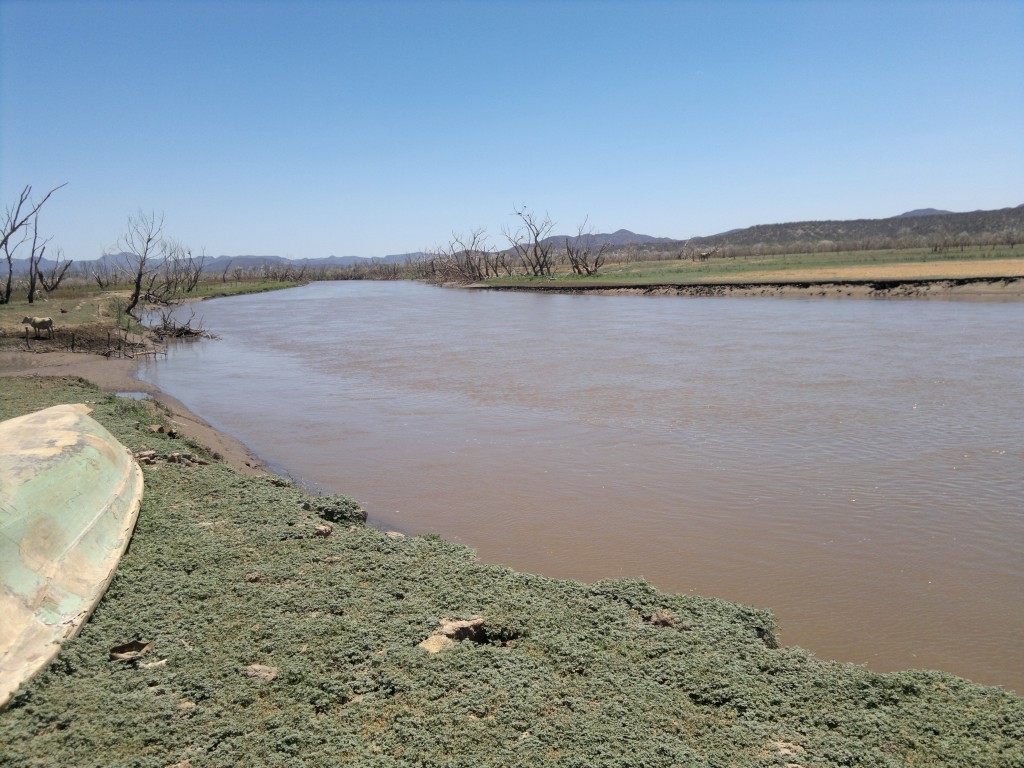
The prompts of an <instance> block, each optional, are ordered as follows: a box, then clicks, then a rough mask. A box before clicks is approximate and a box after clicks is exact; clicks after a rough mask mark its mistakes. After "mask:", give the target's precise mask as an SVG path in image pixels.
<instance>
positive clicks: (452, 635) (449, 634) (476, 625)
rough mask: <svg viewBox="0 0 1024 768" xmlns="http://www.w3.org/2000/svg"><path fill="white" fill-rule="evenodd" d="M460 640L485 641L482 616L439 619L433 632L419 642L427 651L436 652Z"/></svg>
mask: <svg viewBox="0 0 1024 768" xmlns="http://www.w3.org/2000/svg"><path fill="white" fill-rule="evenodd" d="M460 640H472V641H473V642H474V643H486V642H487V632H486V630H485V629H484V620H483V619H482V618H479V617H477V618H474V619H441V621H440V622H439V623H438V625H437V629H436V630H434V633H433V634H432V635H430V636H429V637H427V638H426V639H425V640H424V641H423V642H421V643H420V644H419V647H420V648H422V649H423V650H425V651H427V652H428V653H437V652H438V651H441V650H444V649H445V648H447V647H449V646H451V645H454V644H455V643H457V642H459V641H460Z"/></svg>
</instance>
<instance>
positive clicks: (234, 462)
mask: <svg viewBox="0 0 1024 768" xmlns="http://www.w3.org/2000/svg"><path fill="white" fill-rule="evenodd" d="M37 347H38V345H37ZM137 370H138V361H136V360H132V359H127V358H107V357H103V356H101V355H92V354H80V353H73V352H25V351H22V350H12V349H2V350H0V391H3V382H2V379H3V378H4V377H9V376H17V377H27V376H77V377H80V378H83V379H85V380H86V381H90V382H92V383H93V384H95V385H96V386H97V387H99V388H100V389H101V390H103V391H104V392H113V393H117V392H144V393H145V394H147V395H149V396H150V397H151V398H153V400H155V401H157V402H158V403H160V404H161V405H163V406H164V407H165V408H166V409H167V410H168V411H169V412H170V420H171V423H172V424H173V426H174V428H175V429H176V430H177V431H178V433H179V434H181V435H182V436H183V437H187V438H189V439H192V440H194V441H196V442H197V443H201V444H202V445H205V446H207V447H208V448H210V450H212V451H214V452H216V453H218V454H220V456H221V457H222V458H223V460H224V462H225V463H226V464H228V465H229V466H231V467H232V468H234V469H236V470H238V471H239V472H241V473H243V474H246V475H263V474H266V473H268V472H270V470H269V469H268V468H267V466H266V465H265V464H263V462H262V461H260V459H259V458H258V457H257V456H256V455H255V454H254V453H252V452H251V451H250V450H249V449H248V448H246V447H245V445H244V444H242V443H241V442H239V441H238V440H235V439H234V438H232V437H230V436H229V435H225V434H224V433H222V432H219V431H217V430H216V429H214V428H213V427H211V426H210V425H209V424H207V423H206V422H205V421H204V420H203V419H201V418H200V417H199V416H197V415H196V414H194V413H192V411H190V410H189V409H188V408H186V407H185V406H184V405H183V404H182V403H181V402H180V401H179V400H176V399H175V398H173V397H171V396H170V395H168V394H167V393H165V392H163V391H161V390H160V389H158V388H157V387H155V386H153V385H152V384H149V383H148V382H145V381H140V380H139V379H137V378H135V372H136V371H137Z"/></svg>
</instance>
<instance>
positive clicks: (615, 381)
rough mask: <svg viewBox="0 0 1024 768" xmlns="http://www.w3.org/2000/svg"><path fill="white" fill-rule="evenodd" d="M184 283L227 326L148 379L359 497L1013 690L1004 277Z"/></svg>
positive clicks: (376, 517) (496, 548)
mask: <svg viewBox="0 0 1024 768" xmlns="http://www.w3.org/2000/svg"><path fill="white" fill-rule="evenodd" d="M192 310H195V311H196V317H197V318H201V319H202V322H203V324H204V326H205V327H207V328H208V329H210V330H213V331H215V332H216V333H217V334H218V335H219V337H220V338H219V339H217V340H215V341H202V342H198V343H188V344H181V345H177V346H175V347H173V348H172V350H171V352H170V354H169V355H168V357H167V359H161V360H157V361H153V362H151V363H148V364H147V365H146V366H145V367H144V368H143V369H142V371H141V373H140V376H141V378H144V379H145V380H147V381H150V382H153V383H154V384H156V385H158V386H159V387H161V388H162V389H164V390H165V391H167V392H168V393H170V394H172V395H173V396H175V397H177V398H178V399H180V400H181V401H182V402H184V403H185V404H186V405H187V406H188V407H189V408H191V409H192V410H194V411H195V412H196V413H198V414H200V415H201V416H203V417H204V418H206V419H207V420H208V421H209V422H211V423H212V424H213V425H214V426H216V427H218V428H220V429H222V430H224V431H226V432H228V433H230V434H232V435H234V436H236V437H238V438H239V439H241V440H242V441H243V442H245V443H246V444H247V445H248V446H249V447H251V448H252V449H253V450H254V451H255V452H256V453H257V454H258V455H260V456H261V457H263V458H264V459H265V460H266V461H267V462H268V463H270V464H271V465H272V466H274V467H275V468H278V469H279V470H282V471H284V472H287V473H288V474H290V475H291V476H293V477H295V478H296V479H298V480H300V481H302V482H304V483H307V484H309V485H311V486H314V487H318V488H321V489H323V490H325V491H330V492H342V493H346V494H348V495H350V496H353V497H355V498H356V499H358V500H359V501H360V502H361V503H362V504H363V506H364V507H365V508H366V509H367V510H368V512H369V514H370V521H371V523H373V524H376V525H378V526H381V527H385V528H388V529H398V530H401V531H404V532H406V533H411V534H417V533H424V532H435V533H440V534H442V535H443V536H445V537H447V538H450V539H453V540H456V541H460V542H463V543H465V544H467V545H468V546H470V547H473V548H474V549H476V550H477V552H478V554H479V557H480V559H481V560H483V561H486V562H495V563H503V564H507V565H509V566H512V567H514V568H517V569H519V570H524V571H531V572H536V573H542V574H545V575H547V576H553V577H569V578H575V579H583V580H586V581H591V580H596V579H601V578H607V577H619V576H643V577H645V578H647V579H648V580H650V581H651V582H652V583H653V584H655V585H657V586H658V587H659V588H661V589H664V590H668V591H672V592H684V593H696V594H702V595H709V596H717V597H722V598H726V599H729V600H736V601H740V602H745V603H749V604H752V605H756V606H758V607H762V608H770V609H772V610H773V611H774V613H775V615H776V617H777V619H778V621H779V624H780V630H781V631H780V635H781V640H782V641H783V642H784V643H786V644H796V645H801V646H804V647H806V648H809V649H811V650H813V651H814V652H815V653H816V654H818V655H819V656H822V657H825V658H832V659H839V660H842V661H851V662H856V663H865V664H867V665H868V666H869V667H870V668H872V669H875V670H879V671H888V670H895V669H903V668H907V667H927V668H935V669H942V670H945V671H948V672H952V673H955V674H958V675H962V676H965V677H967V678H970V679H972V680H974V681H976V682H980V683H988V684H995V685H1004V686H1006V687H1008V688H1012V689H1014V690H1017V691H1018V692H1022V691H1024V303H1021V302H1005V303H1000V302H980V301H979V302H972V301H938V300H928V301H913V300H904V301H898V300H853V299H850V300H802V299H793V298H785V299H782V298H683V297H674V296H672V297H643V296H562V295H536V294H526V293H516V294H510V293H498V292H490V291H460V290H451V289H441V288H433V287H428V286H425V285H421V284H416V283H409V282H345V283H316V284H313V285H309V286H306V287H302V288H297V289H293V290H288V291H281V292H275V293H268V294H260V295H255V296H239V297H233V298H227V299H218V300H216V301H211V302H205V303H203V304H201V305H197V306H193V307H190V308H186V309H185V310H183V311H184V312H185V314H186V315H187V314H188V313H189V312H191V311H192Z"/></svg>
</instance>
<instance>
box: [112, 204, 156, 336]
mask: <svg viewBox="0 0 1024 768" xmlns="http://www.w3.org/2000/svg"><path fill="white" fill-rule="evenodd" d="M163 229H164V217H163V215H160V216H157V215H156V213H154V212H152V211H151V212H150V213H145V212H144V211H141V210H140V211H139V212H138V213H136V214H134V215H132V216H129V217H128V230H127V231H126V232H125V233H124V235H122V236H121V239H120V240H118V241H117V245H116V246H114V247H115V248H118V249H119V250H120V252H121V253H124V254H127V257H128V264H127V265H126V267H125V272H126V274H128V275H129V276H130V279H132V281H133V288H132V295H131V298H130V299H129V300H128V305H127V306H126V307H125V312H126V313H127V314H128V315H130V316H132V317H135V315H134V314H132V313H133V312H134V311H135V307H136V306H138V303H139V299H140V298H141V297H142V296H143V295H144V291H143V288H144V287H146V288H151V287H152V278H154V276H155V272H156V270H157V268H158V266H159V265H158V261H159V260H160V259H162V257H163V256H164V255H165V253H166V248H167V242H166V240H164V236H163ZM135 319H136V320H138V318H137V317H136V318H135Z"/></svg>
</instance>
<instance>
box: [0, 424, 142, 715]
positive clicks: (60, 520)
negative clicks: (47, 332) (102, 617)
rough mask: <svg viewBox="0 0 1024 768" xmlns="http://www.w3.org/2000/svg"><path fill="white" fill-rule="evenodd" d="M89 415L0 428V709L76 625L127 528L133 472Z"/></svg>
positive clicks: (133, 498) (136, 492)
mask: <svg viewBox="0 0 1024 768" xmlns="http://www.w3.org/2000/svg"><path fill="white" fill-rule="evenodd" d="M89 412H90V409H89V408H88V407H86V406H85V405H58V406H54V407H53V408H47V409H45V410H42V411H37V412H36V413H31V414H28V415H27V416H20V417H18V418H15V419H9V420H7V421H4V422H0V708H2V707H3V706H4V705H5V704H6V703H7V701H8V700H9V699H10V697H11V696H12V695H13V694H14V692H15V691H16V690H17V689H18V687H19V686H20V685H21V684H22V683H23V682H25V681H26V680H28V679H29V678H31V677H32V676H33V675H34V674H36V673H37V672H39V671H40V670H41V669H43V668H44V667H45V666H46V665H47V664H48V663H49V661H50V660H51V659H52V658H53V657H54V656H55V655H56V654H57V651H58V650H59V648H60V644H61V643H62V642H64V641H65V640H68V639H69V638H71V637H74V635H75V634H76V633H77V632H78V630H79V629H80V628H81V626H82V624H83V623H84V622H85V620H86V619H87V618H88V617H89V615H90V613H92V610H93V608H94V607H95V606H96V603H97V602H99V599H100V598H101V597H102V596H103V593H104V592H105V591H106V589H107V586H108V585H109V584H110V580H111V579H112V578H113V575H114V570H115V569H116V568H117V563H118V561H119V560H120V559H121V555H122V554H123V552H124V551H125V549H126V548H127V546H128V542H129V540H130V539H131V534H132V529H133V528H134V527H135V520H136V518H137V517H138V512H139V505H140V504H141V503H142V471H141V469H140V468H139V465H138V464H137V463H136V461H135V460H134V458H133V457H132V455H131V454H130V453H129V452H128V450H127V449H126V448H125V447H124V446H123V445H122V444H121V443H119V442H118V441H117V439H116V438H114V437H113V435H111V434H110V433H109V432H108V431H107V430H106V429H105V428H104V427H103V426H102V425H101V424H100V423H99V422H97V421H96V420H95V419H93V418H91V417H90V416H89Z"/></svg>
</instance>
